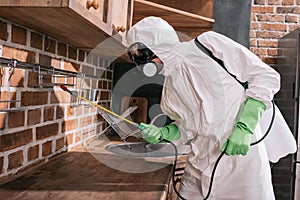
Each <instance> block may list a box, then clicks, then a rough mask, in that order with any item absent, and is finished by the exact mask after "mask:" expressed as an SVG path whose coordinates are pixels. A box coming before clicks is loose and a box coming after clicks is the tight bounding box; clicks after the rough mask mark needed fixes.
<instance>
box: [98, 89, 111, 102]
mask: <svg viewBox="0 0 300 200" xmlns="http://www.w3.org/2000/svg"><path fill="white" fill-rule="evenodd" d="M109 99H110V92H108V91H101V94H100V100H109Z"/></svg>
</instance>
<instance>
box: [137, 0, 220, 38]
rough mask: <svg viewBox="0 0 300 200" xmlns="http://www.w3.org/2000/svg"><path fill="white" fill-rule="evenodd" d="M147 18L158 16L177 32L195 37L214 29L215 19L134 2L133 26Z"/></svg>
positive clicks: (142, 2)
mask: <svg viewBox="0 0 300 200" xmlns="http://www.w3.org/2000/svg"><path fill="white" fill-rule="evenodd" d="M147 16H158V17H161V18H163V19H165V20H166V21H167V22H169V23H170V24H171V25H172V26H173V27H174V29H175V30H176V31H179V32H182V33H184V34H186V35H188V36H190V37H195V36H196V35H198V34H201V33H203V32H205V31H209V30H211V29H212V27H213V24H214V19H212V18H208V17H204V16H200V15H196V14H193V13H189V12H186V11H182V10H179V9H175V8H171V7H168V6H164V5H161V4H157V3H153V2H150V1H145V0H134V5H133V19H132V24H135V23H137V22H138V21H139V20H141V19H143V18H144V17H147Z"/></svg>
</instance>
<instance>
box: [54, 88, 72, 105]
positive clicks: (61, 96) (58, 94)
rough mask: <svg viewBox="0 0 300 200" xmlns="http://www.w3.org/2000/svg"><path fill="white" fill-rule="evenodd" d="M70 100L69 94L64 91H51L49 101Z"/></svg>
mask: <svg viewBox="0 0 300 200" xmlns="http://www.w3.org/2000/svg"><path fill="white" fill-rule="evenodd" d="M68 102H70V94H69V93H67V92H65V91H54V92H51V98H50V103H51V104H53V103H68Z"/></svg>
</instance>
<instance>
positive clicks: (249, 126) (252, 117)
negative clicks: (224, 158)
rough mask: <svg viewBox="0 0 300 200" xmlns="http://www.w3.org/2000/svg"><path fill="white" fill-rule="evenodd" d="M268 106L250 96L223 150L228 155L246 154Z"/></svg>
mask: <svg viewBox="0 0 300 200" xmlns="http://www.w3.org/2000/svg"><path fill="white" fill-rule="evenodd" d="M265 110H266V106H265V104H264V103H263V102H261V101H258V100H255V99H253V98H248V99H247V100H246V102H245V105H244V108H243V109H242V112H241V114H240V116H239V118H238V120H237V122H236V125H235V126H234V128H233V130H232V132H231V134H230V136H229V137H228V139H227V141H226V142H225V144H224V145H223V146H222V149H221V151H222V152H224V151H225V153H226V155H239V154H241V155H246V154H247V153H248V150H249V148H250V143H251V138H252V134H253V133H254V130H255V127H256V125H257V123H258V121H259V119H260V118H261V116H262V114H263V112H264V111H265Z"/></svg>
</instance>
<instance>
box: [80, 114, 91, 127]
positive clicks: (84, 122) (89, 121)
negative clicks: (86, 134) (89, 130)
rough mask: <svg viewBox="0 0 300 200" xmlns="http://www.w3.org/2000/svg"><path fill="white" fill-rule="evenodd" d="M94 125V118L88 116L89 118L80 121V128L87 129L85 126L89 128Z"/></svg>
mask: <svg viewBox="0 0 300 200" xmlns="http://www.w3.org/2000/svg"><path fill="white" fill-rule="evenodd" d="M92 123H93V118H92V116H88V117H82V118H81V119H80V127H85V126H89V125H91V124H92Z"/></svg>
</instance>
